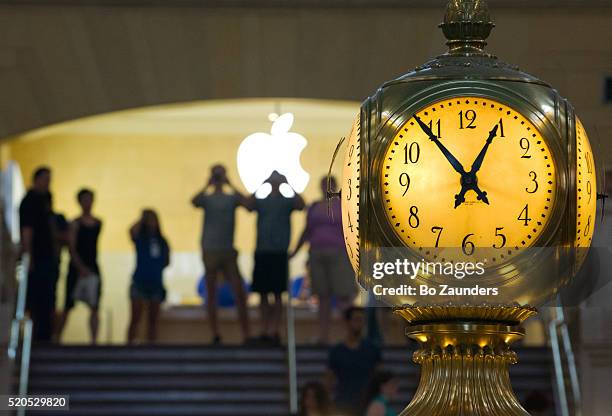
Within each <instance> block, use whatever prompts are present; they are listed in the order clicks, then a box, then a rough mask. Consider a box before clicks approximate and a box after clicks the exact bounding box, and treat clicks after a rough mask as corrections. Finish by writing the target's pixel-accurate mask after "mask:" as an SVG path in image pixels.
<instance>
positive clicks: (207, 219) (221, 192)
mask: <svg viewBox="0 0 612 416" xmlns="http://www.w3.org/2000/svg"><path fill="white" fill-rule="evenodd" d="M225 187H227V188H229V191H230V192H228V193H226V192H225V189H224V188H225ZM246 201H247V198H246V197H245V196H244V195H242V194H241V193H240V192H239V191H238V190H237V189H236V188H235V187H234V186H232V184H231V183H230V181H229V180H228V178H227V173H226V170H225V167H224V166H223V165H215V166H213V167H212V169H211V175H210V179H209V180H208V183H207V185H206V186H205V187H204V189H202V190H201V191H200V192H198V193H197V194H196V195H195V196H194V197H193V199H192V200H191V203H192V204H193V206H194V207H197V208H201V209H203V210H204V225H203V230H202V240H201V246H202V259H203V261H204V267H205V272H206V289H207V291H206V293H207V299H206V308H207V311H208V319H209V321H210V328H211V331H212V334H213V339H212V342H213V344H220V343H221V335H220V333H219V324H218V321H217V283H218V280H219V278H220V276H221V275H222V276H223V277H224V278H225V279H227V280H228V281H229V282H230V284H231V285H232V291H233V292H234V297H235V299H236V306H237V308H238V317H239V320H240V326H241V328H242V334H243V337H244V340H245V342H246V341H247V340H248V339H249V336H250V334H249V321H248V315H247V313H248V312H247V305H246V293H245V290H244V284H243V282H242V278H241V277H240V273H239V271H238V264H237V262H236V260H237V256H238V253H237V251H236V249H235V248H234V228H235V217H236V208H238V207H239V206H243V207H245V206H246Z"/></svg>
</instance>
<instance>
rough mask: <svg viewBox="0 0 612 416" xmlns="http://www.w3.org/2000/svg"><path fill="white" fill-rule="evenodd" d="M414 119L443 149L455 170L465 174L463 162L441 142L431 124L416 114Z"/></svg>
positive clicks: (441, 149)
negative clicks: (430, 126)
mask: <svg viewBox="0 0 612 416" xmlns="http://www.w3.org/2000/svg"><path fill="white" fill-rule="evenodd" d="M414 119H415V120H416V122H417V123H418V124H419V126H420V127H421V130H423V132H424V133H425V134H426V135H427V136H428V137H429V140H431V141H432V142H434V143H435V144H436V145H437V146H438V148H439V149H440V151H442V154H443V155H444V157H446V160H448V161H449V163H450V164H451V166H452V167H453V169H455V171H456V172H457V173H459V174H460V175H463V174H465V169H463V165H461V163H460V162H459V161H458V160H457V158H456V157H455V156H453V154H452V153H451V152H450V151H449V150H448V149H447V148H446V147H445V146H444V145H443V144H442V143H441V142H440V140H439V139H438V136H436V135H435V134H433V131H431V129H430V128H429V126H428V125H427V124H425V123H424V122H423V120H421V118H420V117H419V116H417V115H416V114H415V115H414Z"/></svg>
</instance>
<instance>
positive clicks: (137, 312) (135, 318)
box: [127, 299, 144, 345]
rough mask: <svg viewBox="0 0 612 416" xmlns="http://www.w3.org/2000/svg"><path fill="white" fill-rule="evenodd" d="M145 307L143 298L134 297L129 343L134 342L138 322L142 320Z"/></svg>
mask: <svg viewBox="0 0 612 416" xmlns="http://www.w3.org/2000/svg"><path fill="white" fill-rule="evenodd" d="M143 308H144V302H143V301H142V300H138V299H132V316H131V318H130V326H129V328H128V337H127V339H128V344H129V345H132V344H134V339H136V331H138V323H139V322H140V317H141V316H142V310H143Z"/></svg>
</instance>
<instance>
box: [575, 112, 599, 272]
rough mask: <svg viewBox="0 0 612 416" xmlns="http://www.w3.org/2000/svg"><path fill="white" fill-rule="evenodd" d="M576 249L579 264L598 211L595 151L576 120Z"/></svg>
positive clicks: (588, 241) (587, 246)
mask: <svg viewBox="0 0 612 416" xmlns="http://www.w3.org/2000/svg"><path fill="white" fill-rule="evenodd" d="M576 159H577V160H576V163H577V165H576V189H577V191H578V192H577V196H576V197H577V205H576V206H577V213H576V247H577V249H578V253H577V254H578V256H577V257H578V263H579V264H580V263H582V260H584V257H586V253H587V249H588V248H589V247H590V246H591V240H592V239H593V230H594V226H595V215H596V209H597V177H596V174H595V162H594V160H593V150H592V149H591V144H590V143H589V138H588V136H587V134H586V131H585V129H584V126H583V124H582V122H581V121H580V120H579V119H576Z"/></svg>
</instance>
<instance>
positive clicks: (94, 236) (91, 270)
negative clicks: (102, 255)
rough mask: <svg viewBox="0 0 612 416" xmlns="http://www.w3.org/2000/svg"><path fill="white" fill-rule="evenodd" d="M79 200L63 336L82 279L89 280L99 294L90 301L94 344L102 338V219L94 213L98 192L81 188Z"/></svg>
mask: <svg viewBox="0 0 612 416" xmlns="http://www.w3.org/2000/svg"><path fill="white" fill-rule="evenodd" d="M77 202H78V203H79V205H80V206H81V215H80V216H79V217H78V218H76V219H75V220H74V221H73V222H72V223H71V224H70V237H69V250H70V265H69V268H68V275H67V277H66V301H65V304H64V311H63V313H62V315H61V317H60V322H59V325H58V326H59V330H58V332H59V335H58V339H59V338H60V337H61V334H62V331H63V329H64V327H65V325H66V322H67V320H68V315H69V313H70V311H71V310H72V308H73V307H74V304H75V298H74V291H75V287H76V286H77V282H78V281H79V279H88V281H89V284H93V285H95V286H96V290H95V292H96V296H95V298H93V299H91V300H92V302H91V304H89V305H88V306H89V308H90V314H89V332H90V334H91V342H92V344H96V342H97V339H98V327H99V318H98V306H99V303H100V293H101V278H100V268H99V266H98V237H99V236H100V231H101V229H102V221H101V220H100V219H98V218H96V217H95V216H94V215H93V214H92V208H93V203H94V193H93V191H91V190H90V189H81V190H80V191H79V192H78V194H77Z"/></svg>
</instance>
